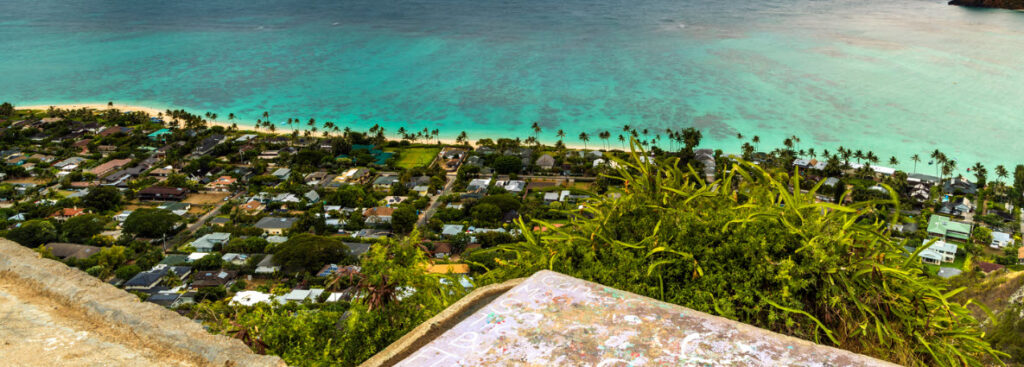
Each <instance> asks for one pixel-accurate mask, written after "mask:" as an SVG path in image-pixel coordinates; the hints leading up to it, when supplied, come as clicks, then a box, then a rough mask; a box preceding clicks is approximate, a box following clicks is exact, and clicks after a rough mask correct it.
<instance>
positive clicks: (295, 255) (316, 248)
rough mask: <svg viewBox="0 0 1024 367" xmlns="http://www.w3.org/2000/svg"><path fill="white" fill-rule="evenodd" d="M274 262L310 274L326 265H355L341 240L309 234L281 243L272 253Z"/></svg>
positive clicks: (299, 235) (301, 234)
mask: <svg viewBox="0 0 1024 367" xmlns="http://www.w3.org/2000/svg"><path fill="white" fill-rule="evenodd" d="M274 260H275V261H277V263H279V264H281V266H282V267H284V268H285V269H288V270H292V271H298V272H301V271H306V272H310V273H312V272H315V271H317V270H320V267H321V266H323V265H324V264H327V263H334V264H352V263H355V258H353V257H352V255H351V254H350V253H349V250H348V246H346V245H345V244H344V243H343V242H341V240H339V239H336V238H331V237H324V236H317V235H315V234H311V233H300V234H297V235H294V236H292V237H291V238H289V239H288V241H285V242H284V243H282V244H281V245H280V246H278V247H277V249H276V250H275V252H274Z"/></svg>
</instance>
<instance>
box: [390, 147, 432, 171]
mask: <svg viewBox="0 0 1024 367" xmlns="http://www.w3.org/2000/svg"><path fill="white" fill-rule="evenodd" d="M385 151H389V152H397V153H398V160H397V161H396V162H395V165H397V166H398V167H401V168H406V169H409V168H415V167H422V166H426V165H428V164H430V162H432V161H433V160H434V157H436V156H437V153H438V152H440V151H441V148H434V147H416V148H398V149H385Z"/></svg>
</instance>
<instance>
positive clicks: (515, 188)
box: [494, 180, 526, 194]
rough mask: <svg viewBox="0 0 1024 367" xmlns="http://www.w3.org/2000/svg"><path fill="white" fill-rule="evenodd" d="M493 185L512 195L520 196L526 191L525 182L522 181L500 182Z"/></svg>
mask: <svg viewBox="0 0 1024 367" xmlns="http://www.w3.org/2000/svg"><path fill="white" fill-rule="evenodd" d="M494 185H495V186H498V187H501V188H503V189H505V191H508V192H510V193H513V194H521V193H522V192H523V190H525V189H526V181H522V180H501V181H497V182H495V183H494Z"/></svg>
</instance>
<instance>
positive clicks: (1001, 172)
mask: <svg viewBox="0 0 1024 367" xmlns="http://www.w3.org/2000/svg"><path fill="white" fill-rule="evenodd" d="M1009 175H1010V173H1009V172H1007V171H1006V167H1003V165H1001V164H1000V165H998V166H996V176H998V177H999V178H1006V177H1009Z"/></svg>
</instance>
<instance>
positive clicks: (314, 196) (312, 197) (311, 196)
mask: <svg viewBox="0 0 1024 367" xmlns="http://www.w3.org/2000/svg"><path fill="white" fill-rule="evenodd" d="M302 197H303V198H305V199H306V201H308V202H310V203H315V202H318V201H320V194H318V193H317V192H316V190H309V192H307V193H305V194H302Z"/></svg>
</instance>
